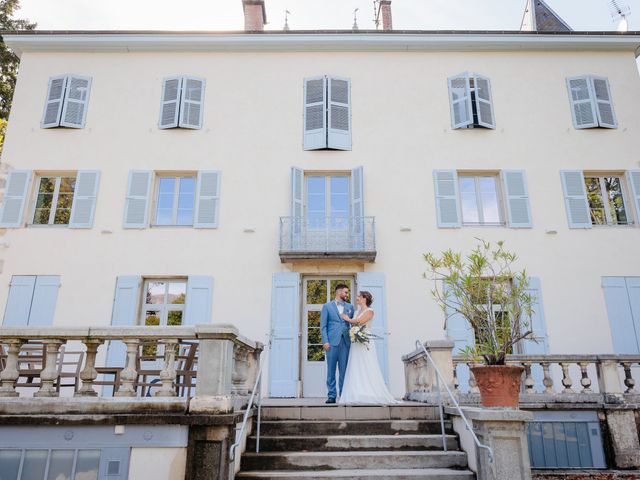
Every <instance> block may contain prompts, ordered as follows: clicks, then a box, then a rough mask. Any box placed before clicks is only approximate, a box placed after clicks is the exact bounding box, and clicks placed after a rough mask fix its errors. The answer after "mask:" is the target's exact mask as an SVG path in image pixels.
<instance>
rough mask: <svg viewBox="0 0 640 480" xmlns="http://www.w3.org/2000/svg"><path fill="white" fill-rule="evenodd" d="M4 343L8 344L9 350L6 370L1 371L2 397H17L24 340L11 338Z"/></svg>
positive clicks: (0, 395)
mask: <svg viewBox="0 0 640 480" xmlns="http://www.w3.org/2000/svg"><path fill="white" fill-rule="evenodd" d="M3 343H4V344H5V345H8V352H7V359H6V363H5V366H4V370H2V372H0V383H1V385H0V397H17V396H18V392H16V381H17V380H18V377H19V376H20V374H19V372H18V356H19V355H20V348H21V347H22V344H23V343H24V340H20V339H19V338H11V339H9V340H4V341H3Z"/></svg>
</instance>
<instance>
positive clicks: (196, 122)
mask: <svg viewBox="0 0 640 480" xmlns="http://www.w3.org/2000/svg"><path fill="white" fill-rule="evenodd" d="M204 85H205V81H204V78H196V77H187V76H185V77H184V78H183V80H182V96H181V101H180V127H181V128H194V129H198V128H202V111H203V107H204Z"/></svg>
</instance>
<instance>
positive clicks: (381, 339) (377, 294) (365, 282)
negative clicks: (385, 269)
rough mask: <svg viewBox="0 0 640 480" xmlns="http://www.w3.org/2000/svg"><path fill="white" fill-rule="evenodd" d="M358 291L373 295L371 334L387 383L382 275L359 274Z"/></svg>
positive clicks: (387, 363)
mask: <svg viewBox="0 0 640 480" xmlns="http://www.w3.org/2000/svg"><path fill="white" fill-rule="evenodd" d="M357 283H358V291H359V292H361V291H363V290H365V291H367V292H369V293H371V295H373V304H372V305H371V307H372V308H373V309H374V311H375V316H374V317H373V324H372V326H371V332H372V333H373V334H374V335H376V337H378V338H375V339H374V342H375V344H376V353H377V354H378V364H379V365H380V370H381V371H382V374H383V375H384V379H385V381H386V382H387V384H388V383H389V360H388V355H387V293H386V289H385V278H384V273H381V272H360V273H358V278H357Z"/></svg>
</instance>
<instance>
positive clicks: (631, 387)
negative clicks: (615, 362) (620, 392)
mask: <svg viewBox="0 0 640 480" xmlns="http://www.w3.org/2000/svg"><path fill="white" fill-rule="evenodd" d="M621 365H622V368H623V369H624V385H625V387H627V389H626V390H625V392H624V393H638V392H637V391H636V389H635V386H636V381H635V380H634V378H633V376H632V375H631V365H632V364H631V363H629V362H621Z"/></svg>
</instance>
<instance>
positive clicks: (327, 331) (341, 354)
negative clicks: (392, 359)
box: [320, 283, 353, 403]
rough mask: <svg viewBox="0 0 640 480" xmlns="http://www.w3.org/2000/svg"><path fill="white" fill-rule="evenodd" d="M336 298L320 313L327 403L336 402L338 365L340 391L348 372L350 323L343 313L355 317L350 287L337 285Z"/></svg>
mask: <svg viewBox="0 0 640 480" xmlns="http://www.w3.org/2000/svg"><path fill="white" fill-rule="evenodd" d="M335 293H336V297H335V300H333V301H331V302H329V303H325V304H324V305H323V306H322V313H321V314H320V332H321V334H322V343H323V348H324V350H325V352H327V353H326V355H327V390H328V395H327V396H328V398H327V401H326V402H325V403H336V397H337V394H336V366H337V367H338V371H339V372H340V393H341V394H342V386H343V385H344V376H345V374H346V373H347V361H348V359H349V347H350V346H351V340H350V338H349V328H350V327H351V325H349V323H348V322H345V321H344V320H343V319H342V318H341V315H342V314H345V315H347V316H348V317H349V318H353V305H351V304H350V303H347V299H348V298H349V287H347V286H346V285H345V284H343V283H340V284H338V285H336V290H335Z"/></svg>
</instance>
